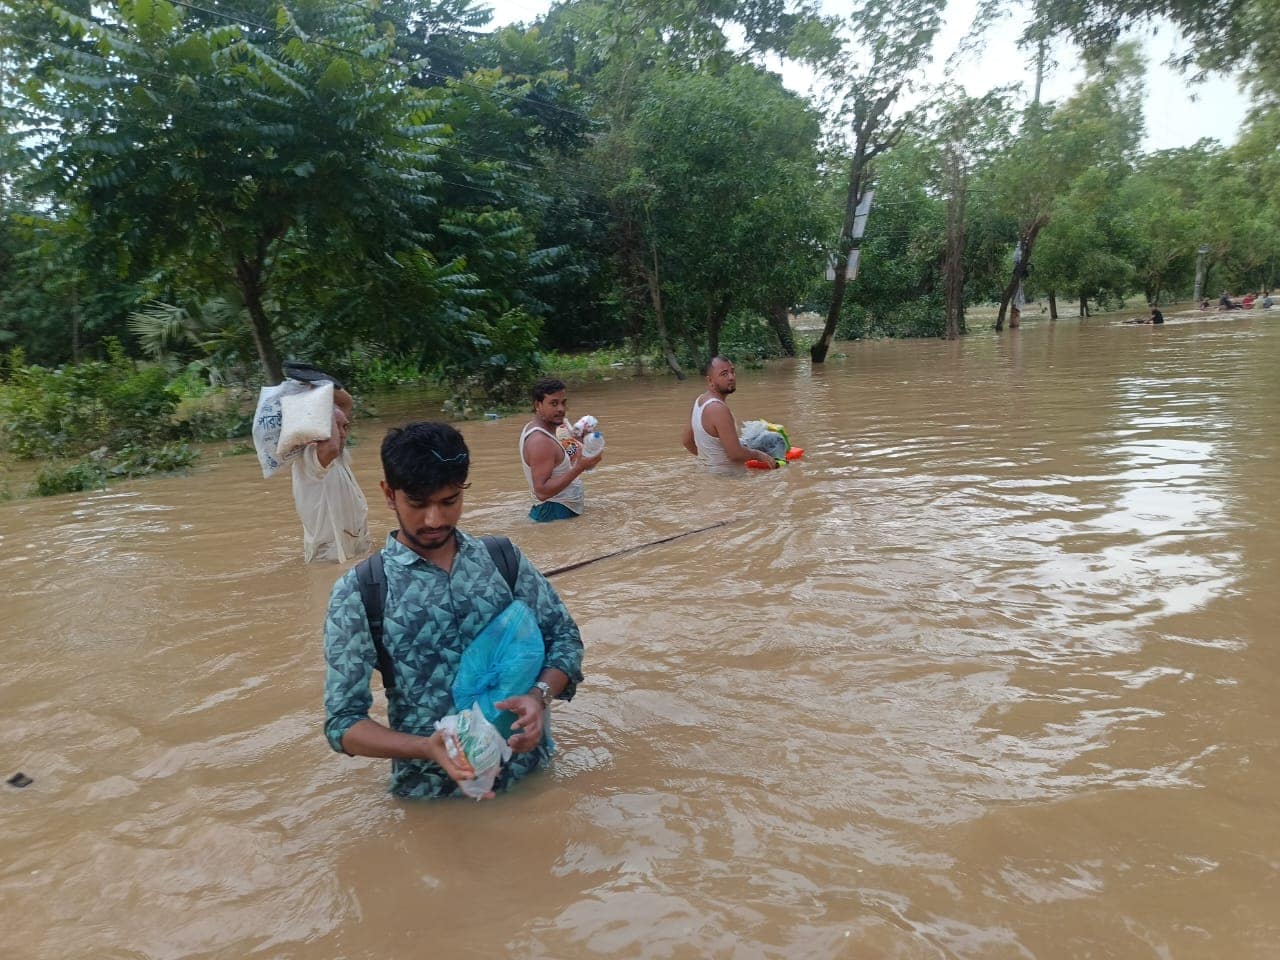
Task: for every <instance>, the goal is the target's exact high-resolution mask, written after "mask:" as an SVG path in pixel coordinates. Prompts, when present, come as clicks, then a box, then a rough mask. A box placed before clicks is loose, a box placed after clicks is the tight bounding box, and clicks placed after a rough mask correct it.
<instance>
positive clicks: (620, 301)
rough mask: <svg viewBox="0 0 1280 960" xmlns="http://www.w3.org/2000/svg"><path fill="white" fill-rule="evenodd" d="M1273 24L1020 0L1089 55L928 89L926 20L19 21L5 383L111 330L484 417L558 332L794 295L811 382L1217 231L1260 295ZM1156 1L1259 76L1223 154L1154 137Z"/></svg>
mask: <svg viewBox="0 0 1280 960" xmlns="http://www.w3.org/2000/svg"><path fill="white" fill-rule="evenodd" d="M1274 6H1275V5H1274V4H1272V3H1270V2H1267V0H1209V2H1202V0H1194V2H1192V0H1187V2H1186V3H1183V2H1180V0H1176V2H1173V3H1170V2H1168V0H1094V2H1091V3H1089V4H1080V3H1078V2H1074V0H1034V2H1032V3H1030V4H1029V5H1023V6H1020V7H1018V8H1017V10H1019V11H1022V12H1023V13H1024V14H1025V15H1026V30H1025V33H1024V37H1023V40H1024V43H1025V45H1026V48H1027V49H1028V50H1029V51H1030V50H1037V49H1039V50H1043V49H1044V42H1045V40H1046V38H1063V37H1066V38H1069V39H1070V40H1071V41H1072V42H1074V43H1075V44H1076V49H1078V50H1079V51H1080V55H1081V56H1082V57H1083V58H1084V60H1085V62H1086V64H1087V71H1086V75H1085V78H1084V79H1083V81H1082V82H1081V83H1080V84H1079V86H1078V87H1077V88H1076V90H1075V91H1074V92H1073V93H1072V95H1071V96H1069V97H1067V98H1065V99H1064V100H1062V101H1060V102H1041V101H1040V98H1039V92H1038V85H1037V90H1036V93H1035V94H1034V96H1032V97H1031V99H1030V101H1028V99H1027V96H1026V92H1025V91H1021V90H1018V89H1013V88H1009V89H1002V90H997V91H996V92H994V93H992V94H988V95H986V96H984V97H971V96H968V95H966V94H965V93H964V92H963V91H961V90H958V89H956V88H954V87H951V86H946V85H944V86H941V87H934V88H928V87H926V86H925V82H924V81H925V73H924V68H925V66H926V65H927V64H928V62H929V59H930V56H931V51H932V47H933V43H934V39H935V37H936V34H937V32H938V30H939V27H940V24H941V19H942V15H943V13H944V8H945V3H944V2H943V0H914V2H905V0H863V2H859V3H856V4H854V8H855V9H854V10H853V12H852V13H851V14H850V15H849V16H847V17H844V18H839V17H831V16H825V15H823V14H822V13H821V12H820V11H819V10H818V8H817V7H816V6H813V5H811V4H808V3H805V2H793V0H740V2H730V0H707V2H701V3H697V4H690V3H687V2H684V0H627V2H625V3H619V2H617V0H564V2H561V3H557V4H555V5H554V6H553V7H552V8H551V10H550V11H549V12H548V13H547V14H546V15H545V16H544V17H542V18H541V19H539V20H538V21H537V22H535V23H532V24H528V25H517V26H511V27H507V28H503V29H500V30H488V29H486V24H487V20H488V15H487V13H486V12H485V10H484V9H483V7H481V6H479V5H477V4H475V3H473V2H471V0H381V2H377V0H113V2H111V3H98V4H91V3H88V2H87V0H60V2H53V0H3V5H2V7H0V9H3V10H4V12H5V15H6V21H7V22H6V26H5V28H4V32H3V34H2V35H0V42H2V46H0V58H2V59H3V63H2V64H0V67H2V68H3V72H4V75H5V76H6V77H7V78H8V81H7V83H6V84H5V86H4V88H3V91H0V110H2V111H3V114H2V115H3V131H2V133H3V139H2V140H0V152H2V155H3V171H2V172H0V201H2V203H3V207H2V209H0V346H3V347H8V348H11V349H12V348H17V349H18V352H14V353H11V354H10V358H9V360H8V361H7V366H6V367H0V376H4V375H5V374H6V370H7V371H9V372H10V373H11V372H12V370H14V369H16V368H17V367H20V366H23V365H26V364H39V365H44V366H49V367H53V366H57V365H60V364H66V363H69V362H75V361H78V360H81V359H85V358H92V357H103V356H105V355H106V352H107V350H108V344H110V343H113V342H114V343H120V344H123V349H124V352H125V353H127V354H130V355H134V356H139V357H146V358H149V359H151V360H155V361H161V362H163V363H166V364H169V365H171V366H175V367H176V366H177V365H181V364H188V363H192V362H198V363H199V364H201V365H202V368H203V369H207V370H208V371H209V372H210V373H211V374H212V375H214V376H216V377H220V378H223V379H229V380H237V379H238V380H240V381H244V382H252V381H257V380H261V379H265V380H269V381H273V382H274V381H275V380H277V379H278V378H279V377H280V375H281V363H282V358H284V357H286V356H290V355H293V356H299V357H305V358H307V359H310V360H312V361H313V362H317V363H321V364H324V365H327V366H329V367H332V368H333V369H334V370H335V372H337V373H340V374H344V375H346V376H348V377H350V378H351V379H353V380H354V381H355V382H356V383H359V382H360V379H361V377H362V376H363V375H366V374H367V373H368V371H370V370H372V369H376V368H378V367H379V365H387V364H399V365H403V366H405V367H407V368H409V369H413V370H417V371H420V372H422V373H424V374H428V375H431V376H434V377H436V378H438V379H439V380H440V381H441V382H443V383H445V384H446V385H448V387H449V389H450V391H451V392H452V393H453V395H454V396H455V397H456V398H459V401H458V402H459V404H460V406H463V405H465V403H466V398H468V397H484V398H490V399H493V400H496V401H502V400H509V399H512V398H515V397H516V396H518V395H520V394H521V393H522V391H523V389H524V387H525V385H526V384H527V383H528V381H529V380H530V379H531V377H532V376H533V375H534V373H535V372H536V371H537V369H538V368H539V366H540V364H541V362H542V361H541V356H542V353H543V352H544V351H546V350H549V349H554V350H559V351H573V350H579V349H586V348H590V347H597V346H601V345H613V346H621V347H625V348H626V349H627V350H629V351H631V352H633V353H634V354H636V355H637V356H639V355H650V356H656V357H659V358H661V360H660V362H661V363H662V364H663V365H664V366H665V367H667V368H669V369H670V370H671V371H672V372H673V373H675V375H677V376H683V375H685V373H686V372H687V371H688V370H689V369H690V367H691V366H694V365H696V364H697V363H698V361H699V360H700V359H702V358H705V357H706V356H708V355H709V354H711V353H715V352H718V351H719V350H721V349H723V348H725V347H726V346H727V347H729V348H731V349H733V350H735V351H737V352H739V353H742V354H751V355H756V356H768V355H794V354H795V353H796V351H797V349H799V348H800V346H802V345H797V344H796V342H795V340H794V338H793V333H792V329H791V326H790V324H789V323H788V315H789V314H790V313H791V312H792V311H794V310H796V309H807V310H813V311H816V312H818V313H820V314H822V315H824V316H825V317H826V325H825V327H824V329H823V331H822V333H821V335H820V336H819V338H818V340H817V342H816V343H813V344H810V345H808V346H809V349H810V355H811V357H812V359H813V360H814V362H822V360H824V359H825V357H826V355H827V351H828V350H829V348H830V345H831V343H832V341H833V340H834V339H835V338H837V337H861V336H952V337H954V336H960V335H962V334H963V333H964V332H965V309H966V307H968V306H971V305H973V304H975V303H987V302H996V303H998V304H999V305H1000V308H999V319H998V321H997V322H998V323H999V324H1003V323H1004V321H1005V315H1006V314H1005V311H1006V308H1007V307H1008V305H1009V302H1010V300H1011V298H1012V297H1013V296H1014V292H1015V290H1016V288H1017V284H1018V282H1019V281H1022V282H1023V284H1024V286H1025V287H1027V288H1028V289H1030V290H1031V291H1033V292H1034V293H1035V294H1037V295H1039V296H1043V297H1044V298H1045V299H1046V301H1047V302H1048V303H1049V304H1050V305H1051V307H1052V309H1053V311H1054V314H1055V316H1056V315H1057V313H1058V312H1059V311H1063V310H1066V309H1071V308H1068V307H1066V306H1064V305H1065V304H1067V303H1070V304H1071V305H1072V308H1074V310H1075V311H1076V312H1086V311H1088V310H1089V309H1090V308H1097V307H1107V306H1112V305H1119V304H1120V303H1122V302H1123V300H1124V298H1126V297H1132V296H1134V295H1137V296H1141V297H1144V298H1146V299H1148V300H1153V301H1154V300H1160V299H1167V298H1171V297H1185V296H1187V295H1188V294H1189V293H1190V290H1191V286H1192V283H1193V279H1194V272H1195V261H1196V257H1197V249H1198V248H1199V247H1200V246H1201V245H1204V246H1206V247H1207V250H1208V252H1207V254H1206V262H1207V264H1208V270H1209V276H1208V281H1207V286H1208V288H1214V289H1216V288H1220V287H1229V288H1231V289H1233V290H1242V289H1249V288H1262V287H1270V286H1272V285H1273V284H1274V282H1275V280H1276V273H1277V266H1278V264H1277V262H1276V254H1277V251H1278V250H1280V235H1278V229H1280V228H1278V227H1277V224H1280V217H1277V213H1278V212H1280V211H1278V210H1277V205H1278V204H1280V199H1277V198H1280V191H1278V190H1277V187H1278V186H1280V158H1278V157H1277V155H1276V151H1275V149H1274V148H1275V144H1276V143H1277V142H1280V104H1278V103H1277V94H1278V92H1280V73H1278V72H1277V71H1278V70H1280V68H1277V66H1276V64H1277V63H1280V59H1277V58H1276V56H1274V54H1275V53H1277V52H1278V51H1276V50H1274V49H1272V47H1273V46H1274V45H1275V44H1276V43H1277V42H1280V41H1277V39H1276V38H1278V37H1280V29H1277V28H1278V27H1280V23H1278V22H1276V21H1277V20H1278V19H1280V14H1277V13H1276V12H1275V10H1274V9H1273V8H1274ZM1009 12H1010V7H1009V5H1007V4H1002V3H998V2H996V0H989V2H987V3H985V4H984V5H983V7H982V11H981V14H980V16H979V21H978V23H977V24H976V25H975V37H976V38H980V37H981V34H982V31H983V29H984V28H985V27H986V26H987V25H989V23H991V22H993V21H994V20H996V19H998V18H999V17H1000V16H1002V15H1007V14H1009ZM1156 14H1163V15H1166V16H1169V17H1171V18H1172V19H1173V20H1174V22H1175V25H1176V26H1177V27H1178V28H1179V29H1180V30H1181V31H1182V34H1183V36H1184V38H1185V41H1186V44H1187V48H1188V50H1189V53H1188V54H1187V56H1186V58H1185V64H1184V67H1185V69H1186V70H1187V71H1189V72H1190V73H1194V71H1195V70H1197V69H1204V70H1214V69H1222V68H1224V67H1226V66H1230V67H1231V68H1232V69H1234V70H1238V71H1240V73H1241V75H1242V76H1243V78H1244V82H1245V84H1246V85H1247V89H1248V94H1249V96H1250V98H1251V101H1250V102H1251V103H1252V107H1253V108H1252V111H1251V113H1250V116H1249V119H1248V122H1247V124H1246V126H1245V128H1244V129H1243V130H1242V131H1240V135H1239V136H1238V138H1236V142H1235V143H1234V144H1233V145H1232V146H1224V145H1223V144H1222V143H1221V142H1219V141H1218V140H1217V139H1213V138H1210V137H1206V138H1205V139H1203V140H1200V141H1199V142H1197V143H1196V144H1195V145H1193V146H1191V147H1187V148H1180V149H1175V150H1165V151H1160V152H1156V153H1150V154H1144V153H1143V152H1142V151H1141V148H1140V144H1141V142H1142V138H1143V133H1144V118H1143V116H1142V109H1141V104H1142V96H1143V88H1144V84H1146V83H1149V82H1153V81H1152V77H1153V75H1154V76H1157V77H1159V78H1160V82H1184V81H1183V79H1182V78H1181V75H1180V74H1178V73H1177V72H1175V70H1176V68H1175V67H1174V66H1171V65H1162V64H1149V63H1145V62H1143V60H1142V58H1141V56H1140V54H1139V52H1138V49H1137V47H1136V46H1134V45H1133V44H1132V43H1127V42H1126V32H1127V31H1129V30H1131V29H1133V28H1135V27H1141V26H1142V25H1143V24H1145V23H1147V22H1149V20H1150V18H1151V17H1152V16H1154V15H1156ZM1019 15H1022V14H1019ZM731 38H732V39H731ZM778 57H786V58H789V59H791V60H795V61H799V62H802V63H804V64H806V65H807V66H808V67H809V69H811V70H812V71H813V72H814V74H815V76H817V77H819V78H820V79H821V82H822V86H823V89H824V90H826V91H827V97H826V98H825V101H824V102H823V103H821V104H818V103H815V102H811V101H809V100H807V99H805V98H803V97H801V96H799V95H797V94H796V93H794V92H792V91H790V90H788V89H787V88H786V87H785V86H784V85H783V84H782V82H781V79H780V77H779V76H778V74H777V73H775V72H773V71H772V70H771V69H769V65H770V64H775V63H776V62H777V58H778ZM872 191H874V198H873V200H872V202H871V207H870V215H869V217H868V218H867V219H866V221H865V232H861V233H860V227H861V224H859V217H858V215H857V214H858V210H859V209H860V208H862V207H864V206H865V203H864V202H865V200H866V198H867V195H868V194H869V193H871V192H872ZM1015 249H1018V250H1020V251H1022V253H1023V255H1022V258H1021V260H1020V262H1019V264H1018V265H1016V266H1015V264H1014V263H1013V259H1012V253H1013V251H1014V250H1015ZM854 256H856V258H857V261H858V273H857V276H856V279H853V280H850V279H849V278H848V276H847V269H846V264H847V263H849V262H850V260H851V258H852V257H854ZM828 275H830V276H831V277H832V279H830V280H829V279H828V278H827V277H828ZM112 362H119V358H118V357H116V359H115V360H113V361H112Z"/></svg>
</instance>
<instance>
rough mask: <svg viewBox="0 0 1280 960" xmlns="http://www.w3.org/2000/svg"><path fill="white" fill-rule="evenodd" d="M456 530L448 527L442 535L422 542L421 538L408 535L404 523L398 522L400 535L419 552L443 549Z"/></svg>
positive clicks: (398, 517) (438, 534) (437, 534)
mask: <svg viewBox="0 0 1280 960" xmlns="http://www.w3.org/2000/svg"><path fill="white" fill-rule="evenodd" d="M396 519H397V520H399V519H400V516H399V514H397V515H396ZM456 529H457V528H456V527H448V528H446V529H445V531H444V532H443V533H436V534H434V535H433V536H431V537H429V538H428V539H425V540H424V539H422V538H421V537H419V536H417V535H415V534H412V533H410V532H409V531H408V529H406V527H405V525H404V521H403V520H401V521H400V535H401V536H402V537H404V538H405V539H406V540H408V541H409V543H412V544H413V545H414V546H415V547H417V548H418V549H419V550H439V549H440V548H441V547H443V546H444V545H445V544H446V543H448V542H449V538H450V537H452V536H453V535H454V532H455V531H456Z"/></svg>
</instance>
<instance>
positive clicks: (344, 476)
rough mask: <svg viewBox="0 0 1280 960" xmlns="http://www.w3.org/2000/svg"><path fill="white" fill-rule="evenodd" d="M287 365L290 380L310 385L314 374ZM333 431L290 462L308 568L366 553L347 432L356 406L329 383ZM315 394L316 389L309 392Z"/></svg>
mask: <svg viewBox="0 0 1280 960" xmlns="http://www.w3.org/2000/svg"><path fill="white" fill-rule="evenodd" d="M309 370H310V368H305V367H301V366H294V365H288V366H286V368H285V373H286V374H287V375H288V376H289V377H291V378H292V379H297V380H303V379H305V380H308V381H310V382H312V383H313V384H317V383H319V382H320V381H319V380H318V378H316V374H318V373H319V372H318V371H314V372H311V373H308V371H309ZM325 380H327V381H328V382H330V383H332V384H333V428H332V430H331V432H330V434H329V437H328V439H324V440H316V441H314V442H311V443H308V444H307V445H306V447H305V448H304V449H303V451H302V453H301V455H300V456H298V457H296V458H294V461H293V503H294V506H295V507H296V508H297V510H298V519H300V520H301V521H302V556H303V559H304V560H306V562H307V563H311V562H312V561H321V562H323V561H330V562H338V563H345V562H346V561H347V560H351V559H354V558H356V557H361V556H364V555H365V554H366V553H368V552H369V504H368V502H367V501H366V500H365V498H364V493H363V491H361V489H360V485H359V484H358V483H356V478H355V475H354V474H353V473H352V472H351V457H350V454H348V453H347V427H348V425H349V424H350V423H351V414H352V410H353V408H354V400H353V399H352V396H351V394H349V393H348V392H347V391H346V390H345V389H343V387H342V384H340V383H338V381H336V380H334V379H333V378H332V377H326V378H325ZM313 389H319V387H318V386H313Z"/></svg>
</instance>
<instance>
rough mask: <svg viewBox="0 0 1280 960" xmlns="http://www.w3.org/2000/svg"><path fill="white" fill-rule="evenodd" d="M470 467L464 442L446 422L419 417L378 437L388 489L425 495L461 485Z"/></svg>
mask: <svg viewBox="0 0 1280 960" xmlns="http://www.w3.org/2000/svg"><path fill="white" fill-rule="evenodd" d="M470 468H471V451H469V450H468V449H467V442H466V441H465V440H463V439H462V434H460V433H459V432H458V431H457V430H455V429H454V428H453V427H451V426H449V424H447V423H438V422H436V421H434V420H419V421H417V422H416V423H406V424H405V425H404V426H403V427H392V428H391V429H390V430H388V431H387V435H386V436H385V437H383V438H382V474H383V476H384V477H385V478H386V481H387V486H389V487H390V488H391V489H392V490H403V491H404V492H405V493H406V494H408V495H409V496H411V497H415V498H418V497H429V496H430V495H431V494H433V493H435V492H436V491H437V490H443V489H444V488H445V487H463V486H466V483H467V472H468V470H470Z"/></svg>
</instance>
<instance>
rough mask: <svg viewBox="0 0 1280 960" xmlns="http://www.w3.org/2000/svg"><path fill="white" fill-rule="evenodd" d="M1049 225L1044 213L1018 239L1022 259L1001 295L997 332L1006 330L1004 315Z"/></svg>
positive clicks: (1014, 268) (1047, 216)
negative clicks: (1038, 238)
mask: <svg viewBox="0 0 1280 960" xmlns="http://www.w3.org/2000/svg"><path fill="white" fill-rule="evenodd" d="M1048 223H1049V215H1048V214H1047V213H1042V214H1040V215H1039V216H1038V217H1036V218H1035V219H1034V220H1032V221H1031V225H1030V226H1029V227H1028V228H1027V230H1026V232H1025V233H1023V234H1022V235H1021V236H1020V237H1019V238H1018V239H1019V241H1021V243H1022V259H1021V260H1019V261H1018V262H1017V263H1015V264H1014V265H1013V277H1012V278H1011V279H1010V280H1009V283H1008V285H1007V286H1006V287H1005V288H1004V293H1002V294H1001V295H1000V312H999V313H998V314H996V330H1003V329H1004V315H1005V312H1006V311H1007V310H1008V309H1009V302H1010V301H1011V300H1012V299H1013V295H1014V294H1015V293H1017V292H1018V281H1020V280H1022V279H1024V278H1025V277H1026V275H1027V267H1028V265H1029V264H1030V263H1031V251H1032V250H1034V249H1035V246H1036V237H1038V236H1039V235H1040V231H1041V230H1043V229H1044V228H1045V227H1046V226H1047V225H1048Z"/></svg>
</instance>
